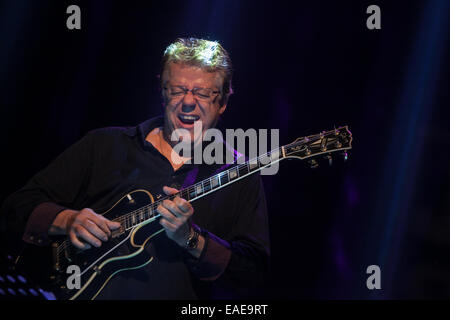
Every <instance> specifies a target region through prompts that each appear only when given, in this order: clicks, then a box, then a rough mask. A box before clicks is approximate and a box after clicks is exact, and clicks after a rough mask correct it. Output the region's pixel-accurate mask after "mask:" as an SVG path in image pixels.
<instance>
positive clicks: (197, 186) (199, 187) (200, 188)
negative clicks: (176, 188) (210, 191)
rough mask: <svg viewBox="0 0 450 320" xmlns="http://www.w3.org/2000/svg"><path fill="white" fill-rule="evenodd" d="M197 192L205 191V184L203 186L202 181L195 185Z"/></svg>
mask: <svg viewBox="0 0 450 320" xmlns="http://www.w3.org/2000/svg"><path fill="white" fill-rule="evenodd" d="M195 193H196V194H197V195H199V194H202V193H203V186H202V184H201V183H200V184H197V185H196V186H195Z"/></svg>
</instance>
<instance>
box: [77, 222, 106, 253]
mask: <svg viewBox="0 0 450 320" xmlns="http://www.w3.org/2000/svg"><path fill="white" fill-rule="evenodd" d="M75 232H76V235H77V236H78V237H79V238H81V239H82V240H83V241H86V242H87V243H89V244H90V245H92V246H94V247H97V248H98V247H100V246H101V245H102V242H101V241H100V240H98V239H97V238H96V237H94V236H93V235H92V234H90V233H89V232H88V231H87V230H86V229H85V228H84V227H82V226H78V227H77V228H75Z"/></svg>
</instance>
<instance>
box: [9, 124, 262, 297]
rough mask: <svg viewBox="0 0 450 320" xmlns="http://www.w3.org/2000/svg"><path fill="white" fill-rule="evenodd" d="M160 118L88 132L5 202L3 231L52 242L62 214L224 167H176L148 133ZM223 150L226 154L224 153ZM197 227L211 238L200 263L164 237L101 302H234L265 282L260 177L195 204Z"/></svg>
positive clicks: (100, 208) (187, 181)
mask: <svg viewBox="0 0 450 320" xmlns="http://www.w3.org/2000/svg"><path fill="white" fill-rule="evenodd" d="M162 121H163V119H162V118H154V119H150V120H147V121H146V122H144V123H142V124H140V125H139V126H137V127H130V128H105V129H98V130H94V131H92V132H90V133H88V134H87V135H86V136H84V137H83V138H82V139H81V140H80V141H78V142H77V143H75V144H74V145H73V146H71V147H70V148H68V149H67V150H66V151H65V152H63V153H62V154H61V155H60V156H59V157H57V158H56V159H55V160H54V161H53V162H52V163H51V164H50V165H49V166H48V167H47V168H45V169H44V170H42V171H41V172H39V173H38V174H36V175H35V176H34V177H33V178H32V179H31V180H30V181H29V182H28V183H27V184H26V185H25V186H24V187H23V188H22V189H21V190H19V191H17V192H16V193H14V194H13V195H11V196H10V197H9V198H8V199H7V200H6V201H5V203H4V204H3V207H2V212H1V218H2V226H3V227H6V228H5V229H6V231H5V232H7V233H10V234H11V237H12V238H14V235H17V234H20V235H21V236H22V239H23V241H25V242H26V243H29V244H33V245H39V246H43V245H48V244H49V243H50V241H51V239H50V238H49V236H48V230H49V228H50V225H51V224H52V222H53V220H54V219H55V217H56V215H57V214H58V213H60V212H61V211H62V210H64V209H66V208H68V209H75V210H81V209H83V208H92V209H93V210H94V211H95V212H97V213H101V212H104V211H106V210H107V209H109V208H110V207H111V206H112V204H114V203H115V202H116V201H117V200H118V199H120V198H121V197H122V196H123V195H125V194H126V193H128V192H130V191H133V190H136V189H145V190H148V191H149V192H150V193H152V194H153V195H157V194H163V192H162V187H163V186H165V185H166V186H172V187H175V188H184V187H187V186H189V185H191V184H194V183H195V182H198V181H201V180H203V179H205V178H207V177H209V176H211V175H213V174H216V173H218V172H220V171H221V170H223V169H224V165H221V164H215V165H194V164H184V165H183V166H182V167H181V168H179V169H178V170H176V171H174V169H173V167H172V165H171V164H170V162H169V161H168V159H166V158H165V157H164V156H163V155H162V154H161V153H160V152H159V151H158V150H157V149H156V148H154V147H153V145H152V144H151V143H149V142H148V141H146V140H145V138H146V136H147V134H148V133H149V132H150V131H151V130H153V129H154V128H156V127H159V126H162V124H163V122H162ZM225 150H227V149H226V148H225ZM193 207H194V215H193V217H192V220H193V223H195V224H196V225H198V226H199V227H200V228H201V229H202V230H203V234H204V236H205V239H206V243H205V248H204V250H203V252H202V254H201V256H200V257H199V258H198V259H195V258H194V257H193V256H191V255H190V254H188V253H187V252H186V251H185V250H184V249H182V248H180V247H179V246H177V245H176V244H175V243H174V242H173V241H171V240H170V239H169V238H167V237H166V235H165V234H164V233H162V234H160V235H159V236H158V237H160V238H159V239H158V246H160V247H159V248H158V250H157V252H158V254H157V255H156V256H155V259H154V261H153V262H152V263H150V264H149V265H148V266H146V267H144V268H141V269H138V270H133V271H125V272H121V273H118V274H117V275H116V276H115V277H114V278H113V279H112V280H111V281H110V282H109V283H108V285H107V286H106V288H105V289H104V290H103V291H102V293H101V294H100V296H99V298H106V299H108V298H119V299H152V298H156V299H195V298H210V297H211V298H232V297H233V292H237V291H240V290H241V289H244V290H243V292H246V290H245V288H248V287H253V286H254V285H255V284H258V283H259V282H260V281H261V280H262V279H263V278H262V276H263V275H264V272H265V270H266V267H267V261H268V256H269V239H268V222H267V209H266V203H265V195H264V190H263V187H262V182H261V178H260V176H259V174H253V175H250V176H249V177H246V178H244V179H241V180H239V181H236V182H235V183H233V184H231V185H230V186H227V187H225V188H223V189H221V190H220V191H218V192H214V193H212V194H210V195H208V196H205V197H203V198H201V199H199V200H197V201H195V202H193Z"/></svg>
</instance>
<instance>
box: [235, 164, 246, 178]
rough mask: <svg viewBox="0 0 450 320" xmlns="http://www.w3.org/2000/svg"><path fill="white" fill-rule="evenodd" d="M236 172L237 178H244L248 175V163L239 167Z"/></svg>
mask: <svg viewBox="0 0 450 320" xmlns="http://www.w3.org/2000/svg"><path fill="white" fill-rule="evenodd" d="M237 170H238V174H239V177H242V176H245V175H246V174H247V173H248V163H245V164H241V165H239V166H238V168H237Z"/></svg>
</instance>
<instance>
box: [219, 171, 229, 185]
mask: <svg viewBox="0 0 450 320" xmlns="http://www.w3.org/2000/svg"><path fill="white" fill-rule="evenodd" d="M229 181H230V177H229V172H228V170H227V171H224V172H223V173H221V174H220V185H221V186H223V185H224V184H227V183H228V182H229Z"/></svg>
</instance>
